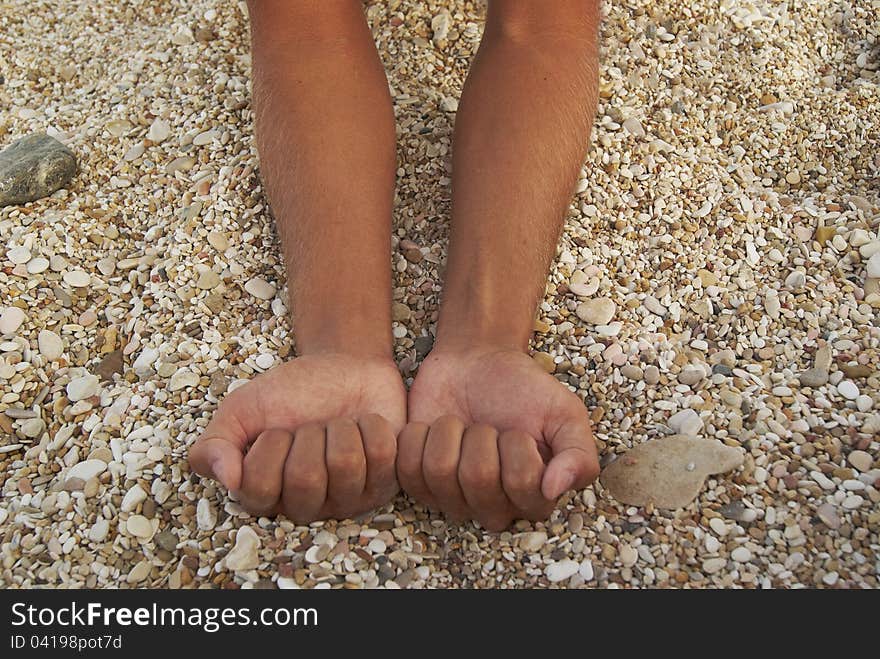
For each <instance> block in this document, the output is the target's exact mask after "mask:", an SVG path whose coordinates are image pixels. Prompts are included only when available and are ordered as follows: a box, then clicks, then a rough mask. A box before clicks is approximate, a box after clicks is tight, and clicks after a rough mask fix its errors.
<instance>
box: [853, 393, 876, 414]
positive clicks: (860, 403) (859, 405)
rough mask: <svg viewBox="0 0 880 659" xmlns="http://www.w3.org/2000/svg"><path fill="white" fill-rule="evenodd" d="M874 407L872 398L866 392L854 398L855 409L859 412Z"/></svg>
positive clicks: (867, 410)
mask: <svg viewBox="0 0 880 659" xmlns="http://www.w3.org/2000/svg"><path fill="white" fill-rule="evenodd" d="M872 407H874V399H873V398H871V397H870V396H869V395H868V394H861V395H860V396H858V398H856V409H857V410H858V411H859V412H869V411H871V408H872Z"/></svg>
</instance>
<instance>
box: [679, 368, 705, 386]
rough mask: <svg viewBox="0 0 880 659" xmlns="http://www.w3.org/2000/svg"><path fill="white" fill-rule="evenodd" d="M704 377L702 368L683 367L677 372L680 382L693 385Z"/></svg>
mask: <svg viewBox="0 0 880 659" xmlns="http://www.w3.org/2000/svg"><path fill="white" fill-rule="evenodd" d="M705 377H706V374H705V373H704V372H703V369H701V368H692V367H691V368H689V367H685V368H683V369H682V370H681V372H680V373H679V374H678V381H679V382H681V383H682V384H685V385H688V386H693V385H695V384H697V383H698V382H700V381H701V380H703V379H704V378H705Z"/></svg>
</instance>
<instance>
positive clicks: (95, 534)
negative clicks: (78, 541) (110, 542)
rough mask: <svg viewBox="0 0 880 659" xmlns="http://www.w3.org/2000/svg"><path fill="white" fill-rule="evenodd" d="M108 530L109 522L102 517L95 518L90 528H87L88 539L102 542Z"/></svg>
mask: <svg viewBox="0 0 880 659" xmlns="http://www.w3.org/2000/svg"><path fill="white" fill-rule="evenodd" d="M109 532H110V522H109V520H107V519H105V518H104V517H99V518H98V519H97V520H95V523H94V524H93V525H92V528H90V529H89V540H91V541H92V542H103V541H104V539H105V538H106V537H107V534H108V533H109Z"/></svg>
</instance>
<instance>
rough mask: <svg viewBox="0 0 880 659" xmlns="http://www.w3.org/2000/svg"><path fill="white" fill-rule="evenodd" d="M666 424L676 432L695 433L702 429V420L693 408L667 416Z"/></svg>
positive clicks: (683, 433)
mask: <svg viewBox="0 0 880 659" xmlns="http://www.w3.org/2000/svg"><path fill="white" fill-rule="evenodd" d="M667 425H668V426H669V427H670V428H672V430H673V431H674V432H675V433H676V434H680V435H697V434H699V432H700V431H701V430H702V429H703V420H702V419H701V418H700V416H699V415H698V414H697V413H696V412H695V411H694V410H692V409H686V410H681V411H680V412H676V413H675V414H673V415H672V416H671V417H669V421H667Z"/></svg>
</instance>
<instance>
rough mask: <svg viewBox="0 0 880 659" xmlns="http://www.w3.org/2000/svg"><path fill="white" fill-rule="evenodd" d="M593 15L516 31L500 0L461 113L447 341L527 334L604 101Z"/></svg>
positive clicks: (441, 336) (443, 338)
mask: <svg viewBox="0 0 880 659" xmlns="http://www.w3.org/2000/svg"><path fill="white" fill-rule="evenodd" d="M568 4H571V3H568ZM575 4H578V5H580V6H581V7H582V6H584V5H590V3H575ZM520 6H525V5H520ZM551 13H552V12H551ZM588 14H589V15H587V16H583V14H581V15H582V16H583V21H582V22H581V23H580V24H578V25H575V24H573V23H567V27H565V28H563V29H562V30H560V31H556V30H554V29H553V28H547V31H542V29H541V26H540V25H538V26H537V27H535V26H534V25H532V26H529V29H526V30H524V31H523V33H518V32H516V31H514V32H511V31H510V30H508V29H507V26H505V25H502V24H500V22H499V21H494V22H493V20H492V9H491V5H490V16H489V21H488V23H487V27H486V30H487V32H486V35H485V37H484V39H483V43H482V44H481V46H480V49H479V52H478V54H477V56H476V58H475V61H474V63H473V66H472V68H471V73H470V75H469V77H468V80H467V83H466V85H465V89H464V93H463V95H462V101H461V105H460V110H459V113H458V117H457V120H456V129H455V152H454V156H453V158H454V160H453V211H452V218H453V219H452V223H453V224H452V233H451V237H450V254H449V259H448V267H447V273H448V274H447V279H446V284H445V294H444V299H443V306H442V310H441V314H440V320H439V328H438V346H446V347H451V348H455V347H458V346H469V345H470V346H472V345H475V344H492V345H498V346H499V347H505V348H515V349H525V348H526V347H527V345H528V341H529V338H530V336H531V333H532V327H533V323H534V314H535V310H536V307H537V304H538V302H539V300H540V299H541V297H542V296H543V291H544V286H545V282H546V277H547V269H548V267H549V264H550V261H551V260H552V258H553V256H554V253H555V246H556V242H557V240H558V237H559V232H560V229H561V226H562V222H563V220H564V216H565V213H566V210H567V208H568V204H569V202H570V198H571V193H572V190H573V188H574V185H575V183H576V181H577V176H578V173H579V171H580V167H581V164H582V161H583V156H584V153H585V151H586V147H587V143H588V140H589V134H590V128H591V125H592V122H593V118H594V114H595V109H596V91H597V89H596V88H597V51H596V39H597V36H596V25H597V21H598V16H597V13H596V12H592V13H589V12H588Z"/></svg>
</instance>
